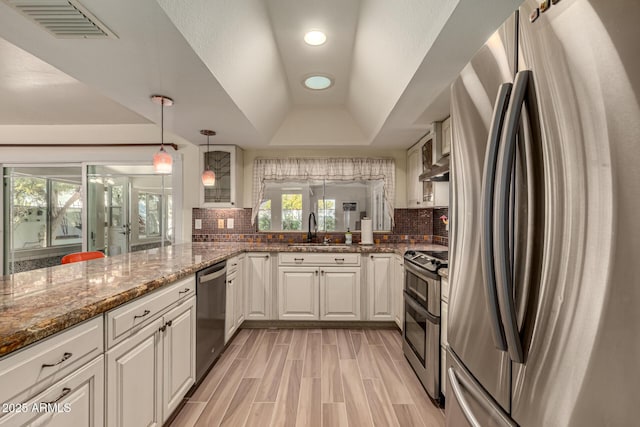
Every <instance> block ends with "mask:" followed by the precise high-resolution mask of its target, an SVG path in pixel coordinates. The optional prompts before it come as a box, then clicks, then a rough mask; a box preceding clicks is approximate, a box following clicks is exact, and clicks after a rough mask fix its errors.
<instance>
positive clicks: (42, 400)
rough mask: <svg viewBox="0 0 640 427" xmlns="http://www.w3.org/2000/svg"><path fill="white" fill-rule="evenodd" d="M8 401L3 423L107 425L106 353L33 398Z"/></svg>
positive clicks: (50, 426) (58, 426)
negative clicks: (105, 391)
mask: <svg viewBox="0 0 640 427" xmlns="http://www.w3.org/2000/svg"><path fill="white" fill-rule="evenodd" d="M16 404H18V405H20V406H19V407H16ZM6 405H8V406H6V407H3V411H4V410H6V411H7V413H6V415H5V416H3V417H2V418H0V426H3V427H4V426H7V427H8V426H23V425H29V426H45V425H46V426H48V427H69V426H73V427H75V426H79V427H80V426H82V427H84V426H91V427H99V426H102V425H104V356H102V355H100V356H98V357H97V358H96V359H94V360H93V361H91V362H89V363H87V364H86V365H84V366H83V367H82V368H80V369H78V370H76V371H74V372H73V373H71V374H69V375H67V376H66V377H65V378H63V379H61V380H60V381H58V382H57V383H55V384H54V385H52V386H51V387H49V388H47V389H46V390H45V391H43V392H42V393H40V394H38V395H37V396H35V397H33V398H31V399H29V400H27V401H25V402H23V403H18V402H14V403H7V404H6Z"/></svg>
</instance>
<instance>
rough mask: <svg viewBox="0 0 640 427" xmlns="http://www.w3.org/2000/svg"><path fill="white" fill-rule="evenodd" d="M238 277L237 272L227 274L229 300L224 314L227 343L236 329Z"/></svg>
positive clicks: (225, 339) (225, 340)
mask: <svg viewBox="0 0 640 427" xmlns="http://www.w3.org/2000/svg"><path fill="white" fill-rule="evenodd" d="M236 277H237V272H236V273H232V274H230V275H228V276H227V301H226V309H225V315H224V342H225V344H226V343H227V341H229V339H230V338H231V337H232V336H233V334H234V333H235V331H236V315H235V307H236Z"/></svg>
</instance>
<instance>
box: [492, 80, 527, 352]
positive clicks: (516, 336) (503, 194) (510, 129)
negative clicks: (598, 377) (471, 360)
mask: <svg viewBox="0 0 640 427" xmlns="http://www.w3.org/2000/svg"><path fill="white" fill-rule="evenodd" d="M530 78H531V71H529V70H526V71H520V72H518V74H517V75H516V78H515V81H514V84H513V90H512V96H511V99H510V101H509V107H508V109H507V121H506V124H505V130H504V134H503V139H502V143H501V146H500V153H499V155H498V159H499V160H498V165H499V166H498V172H497V176H496V179H497V181H498V187H497V188H498V191H497V194H496V205H495V211H494V214H495V218H494V242H495V255H496V284H497V290H498V298H499V302H500V314H501V315H502V323H503V326H504V332H505V337H506V339H507V344H508V350H509V356H510V358H511V360H512V361H514V362H517V363H524V352H523V349H522V341H521V340H520V331H519V330H518V321H517V313H516V303H515V299H514V295H513V266H512V265H511V256H510V250H509V249H510V235H511V234H510V221H509V219H510V199H511V197H510V195H511V185H512V171H513V166H514V163H515V153H516V137H517V135H518V130H519V128H520V116H521V113H522V107H523V105H524V101H525V97H526V94H527V88H528V86H529V79H530Z"/></svg>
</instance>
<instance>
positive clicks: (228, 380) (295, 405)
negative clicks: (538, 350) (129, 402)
mask: <svg viewBox="0 0 640 427" xmlns="http://www.w3.org/2000/svg"><path fill="white" fill-rule="evenodd" d="M171 426H174V427H192V426H202V427H214V426H231V427H241V426H260V427H263V426H273V427H280V426H301V427H307V426H309V427H313V426H327V427H328V426H330V427H339V426H354V427H355V426H385V427H386V426H401V427H404V426H424V427H440V426H444V415H443V413H442V411H441V410H440V409H438V408H436V407H435V406H434V405H433V404H432V403H431V401H430V400H429V398H428V396H427V394H426V392H425V391H424V389H423V388H422V385H421V384H420V382H419V381H418V379H417V377H416V376H415V374H414V372H413V371H412V369H411V366H409V363H408V362H407V361H406V359H405V358H404V356H403V354H402V341H401V336H400V333H399V332H397V331H393V330H358V329H322V330H319V329H294V330H292V329H242V330H241V331H240V332H238V334H237V335H236V336H235V338H234V339H233V341H232V342H231V343H230V345H229V346H228V347H227V349H226V350H225V352H224V353H223V354H222V356H221V357H220V359H219V360H218V362H217V363H216V365H215V366H214V367H213V369H211V371H210V372H209V374H208V375H207V377H206V378H205V379H204V381H203V382H202V384H200V386H199V387H198V389H197V390H196V391H195V393H193V395H192V396H191V397H190V398H189V399H187V402H186V404H185V405H184V407H183V408H182V409H181V410H180V413H179V414H178V415H177V417H176V418H174V420H173V422H172V423H171Z"/></svg>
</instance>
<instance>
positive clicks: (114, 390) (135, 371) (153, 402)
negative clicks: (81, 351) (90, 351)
mask: <svg viewBox="0 0 640 427" xmlns="http://www.w3.org/2000/svg"><path fill="white" fill-rule="evenodd" d="M163 325H164V319H163V318H162V317H161V318H158V319H156V320H155V321H154V322H151V323H150V324H149V325H147V326H146V327H144V328H143V329H141V330H140V331H138V332H137V333H136V334H135V335H133V336H132V337H130V338H129V339H127V340H125V341H123V342H122V343H120V344H119V345H117V346H116V347H114V348H113V349H111V350H109V351H108V352H107V402H106V404H107V425H108V426H160V425H162V407H161V396H162V388H161V384H162V359H161V358H162V335H161V333H162V332H161V331H160V328H161V327H162V326H163Z"/></svg>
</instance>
